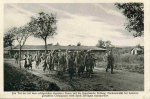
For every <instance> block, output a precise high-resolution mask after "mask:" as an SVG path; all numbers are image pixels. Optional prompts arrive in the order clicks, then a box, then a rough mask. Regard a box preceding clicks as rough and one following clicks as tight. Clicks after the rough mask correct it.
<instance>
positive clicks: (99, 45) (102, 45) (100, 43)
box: [96, 40, 105, 48]
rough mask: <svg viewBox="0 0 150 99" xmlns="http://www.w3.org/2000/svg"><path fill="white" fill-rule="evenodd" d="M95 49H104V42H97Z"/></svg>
mask: <svg viewBox="0 0 150 99" xmlns="http://www.w3.org/2000/svg"><path fill="white" fill-rule="evenodd" d="M96 46H97V47H101V48H105V42H104V41H102V40H99V41H98V44H96Z"/></svg>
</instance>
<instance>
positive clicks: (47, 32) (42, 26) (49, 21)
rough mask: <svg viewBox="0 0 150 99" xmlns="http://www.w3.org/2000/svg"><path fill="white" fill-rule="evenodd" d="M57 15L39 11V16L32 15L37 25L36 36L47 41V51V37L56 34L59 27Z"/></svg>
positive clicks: (33, 21) (33, 22) (32, 21)
mask: <svg viewBox="0 0 150 99" xmlns="http://www.w3.org/2000/svg"><path fill="white" fill-rule="evenodd" d="M56 22H57V20H56V16H55V15H53V14H50V15H48V14H45V13H44V12H40V13H39V17H37V18H34V17H32V20H31V23H32V24H34V26H35V27H36V32H35V33H34V36H35V37H37V38H41V39H43V40H44V41H45V52H46V51H47V42H46V40H47V38H49V37H53V35H56V34H57V33H56V32H55V31H56V29H57V27H56V26H55V25H56Z"/></svg>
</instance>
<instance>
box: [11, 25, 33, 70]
mask: <svg viewBox="0 0 150 99" xmlns="http://www.w3.org/2000/svg"><path fill="white" fill-rule="evenodd" d="M31 31H32V29H31V26H30V25H29V24H28V25H26V26H22V27H20V28H14V31H13V32H14V35H15V39H16V40H17V41H18V43H19V49H20V50H19V66H20V68H21V49H22V47H23V46H24V44H25V42H26V40H27V38H28V37H29V36H30V35H31V34H32V33H33V32H31Z"/></svg>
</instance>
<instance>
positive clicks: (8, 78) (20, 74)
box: [4, 63, 60, 91]
mask: <svg viewBox="0 0 150 99" xmlns="http://www.w3.org/2000/svg"><path fill="white" fill-rule="evenodd" d="M59 90H60V88H59V87H58V86H57V85H56V84H55V83H50V82H48V81H44V80H42V79H41V78H40V77H37V76H35V75H33V74H31V73H29V72H27V71H26V70H24V69H20V68H17V67H12V66H10V64H8V63H4V91H59Z"/></svg>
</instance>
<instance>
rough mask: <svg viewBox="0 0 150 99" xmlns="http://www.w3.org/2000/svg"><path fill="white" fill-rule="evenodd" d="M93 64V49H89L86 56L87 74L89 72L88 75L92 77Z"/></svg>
mask: <svg viewBox="0 0 150 99" xmlns="http://www.w3.org/2000/svg"><path fill="white" fill-rule="evenodd" d="M93 65H94V64H93V57H92V55H91V51H90V50H88V51H87V54H86V56H85V66H86V76H87V74H88V76H89V77H91V74H92V67H93Z"/></svg>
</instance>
